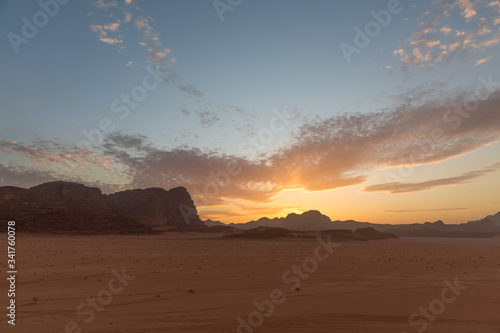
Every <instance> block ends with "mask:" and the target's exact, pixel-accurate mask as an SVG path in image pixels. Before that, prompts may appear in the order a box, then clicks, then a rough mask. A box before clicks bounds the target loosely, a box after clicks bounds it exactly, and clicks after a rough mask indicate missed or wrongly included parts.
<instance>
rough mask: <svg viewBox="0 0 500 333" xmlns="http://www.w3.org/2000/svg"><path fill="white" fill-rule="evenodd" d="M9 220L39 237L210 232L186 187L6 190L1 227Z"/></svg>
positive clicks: (0, 198) (0, 190) (63, 185)
mask: <svg viewBox="0 0 500 333" xmlns="http://www.w3.org/2000/svg"><path fill="white" fill-rule="evenodd" d="M5 220H15V221H16V222H18V227H19V228H21V229H22V228H24V229H25V230H29V231H34V232H36V231H40V232H44V231H46V232H56V231H61V232H63V230H65V231H71V230H73V231H74V232H75V233H77V232H78V231H81V232H82V233H99V234H103V233H104V234H108V233H147V232H150V231H151V230H152V229H151V228H152V227H156V226H177V227H183V226H186V225H190V226H191V227H196V226H200V227H201V226H204V225H203V222H202V221H201V220H200V218H199V217H198V214H197V211H196V207H195V205H194V202H193V200H192V199H191V196H190V195H189V193H188V192H187V190H186V189H185V188H184V187H177V188H173V189H171V190H168V191H166V190H164V189H160V188H149V189H144V190H143V189H136V190H128V191H122V192H117V193H114V194H103V193H102V192H101V190H100V189H99V188H96V187H87V186H85V185H83V184H78V183H71V182H63V181H55V182H49V183H44V184H41V185H38V186H34V187H32V188H30V189H23V188H18V187H13V186H4V187H0V221H5ZM5 225H6V224H5V223H2V226H5ZM83 230H87V231H86V232H83ZM92 230H94V231H93V232H92Z"/></svg>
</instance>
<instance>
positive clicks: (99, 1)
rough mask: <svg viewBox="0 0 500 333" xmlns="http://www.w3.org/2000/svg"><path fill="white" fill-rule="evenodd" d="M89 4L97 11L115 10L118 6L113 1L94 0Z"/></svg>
mask: <svg viewBox="0 0 500 333" xmlns="http://www.w3.org/2000/svg"><path fill="white" fill-rule="evenodd" d="M91 4H92V5H93V6H95V7H97V8H99V9H104V10H107V9H110V8H116V7H117V6H118V3H117V2H116V1H115V0H109V1H106V0H96V1H92V2H91Z"/></svg>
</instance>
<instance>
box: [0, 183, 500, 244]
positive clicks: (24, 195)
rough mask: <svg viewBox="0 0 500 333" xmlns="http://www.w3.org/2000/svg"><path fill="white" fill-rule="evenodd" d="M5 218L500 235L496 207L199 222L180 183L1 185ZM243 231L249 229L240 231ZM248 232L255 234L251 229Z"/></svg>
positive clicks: (87, 228) (0, 211)
mask: <svg viewBox="0 0 500 333" xmlns="http://www.w3.org/2000/svg"><path fill="white" fill-rule="evenodd" d="M9 220H15V221H16V227H17V230H20V231H29V232H45V233H63V234H147V233H155V232H156V231H157V230H158V229H154V228H156V227H160V229H161V228H166V229H169V230H170V229H172V230H174V231H186V232H187V231H197V232H200V231H201V232H229V233H230V232H241V230H242V229H243V230H249V229H255V228H259V227H264V228H282V229H288V230H291V231H314V232H318V231H328V230H346V231H349V232H348V233H345V235H344V234H343V233H342V232H340V233H336V235H337V236H338V237H340V236H342V237H344V236H345V237H347V238H360V237H361V238H362V237H364V235H365V234H366V233H367V232H368V234H369V237H370V238H377V237H380V236H381V235H379V234H376V233H374V232H373V231H376V232H379V233H387V234H394V235H396V236H399V237H494V236H496V235H500V212H499V213H497V214H495V215H490V216H487V217H485V218H483V219H480V220H477V221H470V222H467V223H462V224H444V223H443V222H442V221H437V222H434V223H431V222H425V223H415V224H397V225H391V224H375V223H369V222H357V221H353V220H348V221H332V220H331V219H330V218H329V217H328V216H326V215H323V214H321V213H320V212H319V211H317V210H310V211H307V212H305V213H302V214H289V215H288V216H286V217H281V218H273V219H269V218H266V217H263V218H261V219H259V220H257V221H250V222H247V223H243V224H235V223H231V224H228V225H226V224H224V223H221V222H219V221H212V220H206V221H204V222H203V221H201V219H200V218H199V216H198V213H197V210H196V207H195V205H194V202H193V200H192V199H191V196H190V194H189V193H188V191H187V190H186V189H185V188H184V187H176V188H173V189H171V190H168V191H167V190H164V189H161V188H148V189H134V190H127V191H121V192H117V193H113V194H103V193H102V192H101V190H100V189H98V188H97V187H88V186H85V185H83V184H78V183H71V182H64V181H55V182H49V183H44V184H40V185H37V186H34V187H31V188H29V189H24V188H19V187H14V186H3V187H0V231H2V230H6V225H7V223H5V222H7V221H9ZM166 229H164V230H163V231H165V230H166ZM359 229H363V230H365V231H364V233H365V234H363V236H360V234H359V232H358V233H355V232H353V231H355V230H359ZM155 230H156V231H155ZM238 230H239V231H238ZM367 230H368V231H367ZM275 232H278V234H280V233H282V231H280V230H278V231H277V230H269V229H262V228H261V229H259V230H258V231H257V232H256V233H257V234H258V235H259V237H261V236H263V235H264V234H274V233H275ZM351 232H352V233H351ZM370 233H372V234H370ZM295 234H297V233H295ZM347 234H349V235H347ZM368 234H367V235H368ZM245 235H247V234H244V235H243V236H245ZM248 235H250V237H254V236H255V232H253V233H250V234H248ZM346 235H347V236H346ZM382 236H383V237H386V236H387V235H382Z"/></svg>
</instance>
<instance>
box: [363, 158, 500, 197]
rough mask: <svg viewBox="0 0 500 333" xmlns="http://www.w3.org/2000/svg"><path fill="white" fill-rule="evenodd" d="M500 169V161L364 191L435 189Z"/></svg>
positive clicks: (369, 187) (461, 182)
mask: <svg viewBox="0 0 500 333" xmlns="http://www.w3.org/2000/svg"><path fill="white" fill-rule="evenodd" d="M498 170H500V163H497V164H493V165H491V166H489V167H486V168H483V169H481V170H476V171H470V172H467V173H464V174H462V175H460V176H456V177H448V178H440V179H433V180H428V181H425V182H418V183H399V182H390V183H385V184H378V185H372V186H368V187H366V188H365V189H364V190H363V191H365V192H389V193H392V194H395V193H408V192H418V191H426V190H430V189H433V188H435V187H439V186H448V185H462V184H470V183H473V182H474V180H476V179H477V178H480V177H483V176H485V175H488V174H490V173H494V172H497V171H498Z"/></svg>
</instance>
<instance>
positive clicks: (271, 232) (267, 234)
mask: <svg viewBox="0 0 500 333" xmlns="http://www.w3.org/2000/svg"><path fill="white" fill-rule="evenodd" d="M225 237H232V238H246V239H280V238H295V239H301V238H302V239H311V238H316V237H321V238H325V237H329V238H330V239H331V240H334V241H359V240H362V241H367V240H372V239H387V238H397V237H396V236H395V235H393V234H391V233H383V232H379V231H377V230H375V229H373V228H362V229H358V230H356V231H354V232H353V231H351V230H323V231H321V232H315V231H299V230H288V229H285V228H273V227H262V226H261V227H257V228H254V229H248V230H244V231H241V232H236V233H232V234H228V235H226V236H225Z"/></svg>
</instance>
